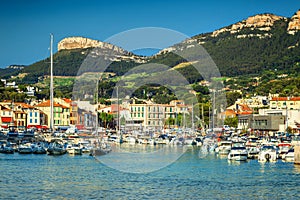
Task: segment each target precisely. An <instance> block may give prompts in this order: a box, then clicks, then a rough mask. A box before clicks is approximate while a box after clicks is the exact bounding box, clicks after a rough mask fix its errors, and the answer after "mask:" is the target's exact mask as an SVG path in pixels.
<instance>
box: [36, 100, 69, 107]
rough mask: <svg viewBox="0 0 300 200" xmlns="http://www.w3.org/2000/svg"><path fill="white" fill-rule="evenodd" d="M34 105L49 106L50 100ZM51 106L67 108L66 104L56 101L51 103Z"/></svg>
mask: <svg viewBox="0 0 300 200" xmlns="http://www.w3.org/2000/svg"><path fill="white" fill-rule="evenodd" d="M35 107H50V100H47V101H44V102H42V103H40V104H38V105H36V106H35ZM53 107H61V108H69V107H67V106H64V105H61V104H59V103H56V102H54V103H53Z"/></svg>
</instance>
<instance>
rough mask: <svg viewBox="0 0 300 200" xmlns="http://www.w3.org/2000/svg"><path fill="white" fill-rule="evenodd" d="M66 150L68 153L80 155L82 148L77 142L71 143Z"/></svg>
mask: <svg viewBox="0 0 300 200" xmlns="http://www.w3.org/2000/svg"><path fill="white" fill-rule="evenodd" d="M66 150H67V152H68V153H69V154H70V155H82V148H81V147H80V145H79V144H72V145H71V146H69V147H67V149H66Z"/></svg>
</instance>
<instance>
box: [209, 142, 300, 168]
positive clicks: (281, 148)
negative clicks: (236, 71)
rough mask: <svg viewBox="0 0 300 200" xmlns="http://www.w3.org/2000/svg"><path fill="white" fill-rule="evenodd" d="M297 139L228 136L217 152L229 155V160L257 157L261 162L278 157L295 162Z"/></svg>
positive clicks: (272, 160)
mask: <svg viewBox="0 0 300 200" xmlns="http://www.w3.org/2000/svg"><path fill="white" fill-rule="evenodd" d="M296 144H298V142H297V141H296V140H295V141H293V142H292V141H283V140H281V139H275V138H268V139H266V138H258V137H249V138H240V137H237V138H235V139H232V138H228V139H227V140H221V141H219V142H218V146H217V147H216V148H215V152H216V153H217V154H219V155H220V156H227V159H228V160H235V161H246V160H247V159H257V160H258V161H259V162H276V161H277V160H278V159H282V160H284V161H288V162H293V161H294V157H295V153H294V146H295V145H296Z"/></svg>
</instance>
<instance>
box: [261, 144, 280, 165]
mask: <svg viewBox="0 0 300 200" xmlns="http://www.w3.org/2000/svg"><path fill="white" fill-rule="evenodd" d="M277 153H278V152H277V149H276V147H275V146H270V145H265V146H262V148H261V149H260V152H259V154H258V161H259V162H268V161H269V162H276V160H277Z"/></svg>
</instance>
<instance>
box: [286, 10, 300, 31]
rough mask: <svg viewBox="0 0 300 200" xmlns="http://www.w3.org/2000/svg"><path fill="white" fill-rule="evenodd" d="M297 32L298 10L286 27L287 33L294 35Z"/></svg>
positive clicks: (299, 12)
mask: <svg viewBox="0 0 300 200" xmlns="http://www.w3.org/2000/svg"><path fill="white" fill-rule="evenodd" d="M298 30H300V10H298V11H297V12H296V14H295V15H294V16H293V17H292V18H291V21H290V22H289V25H288V33H289V34H292V35H294V34H295V33H296V32H297V31H298Z"/></svg>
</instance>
